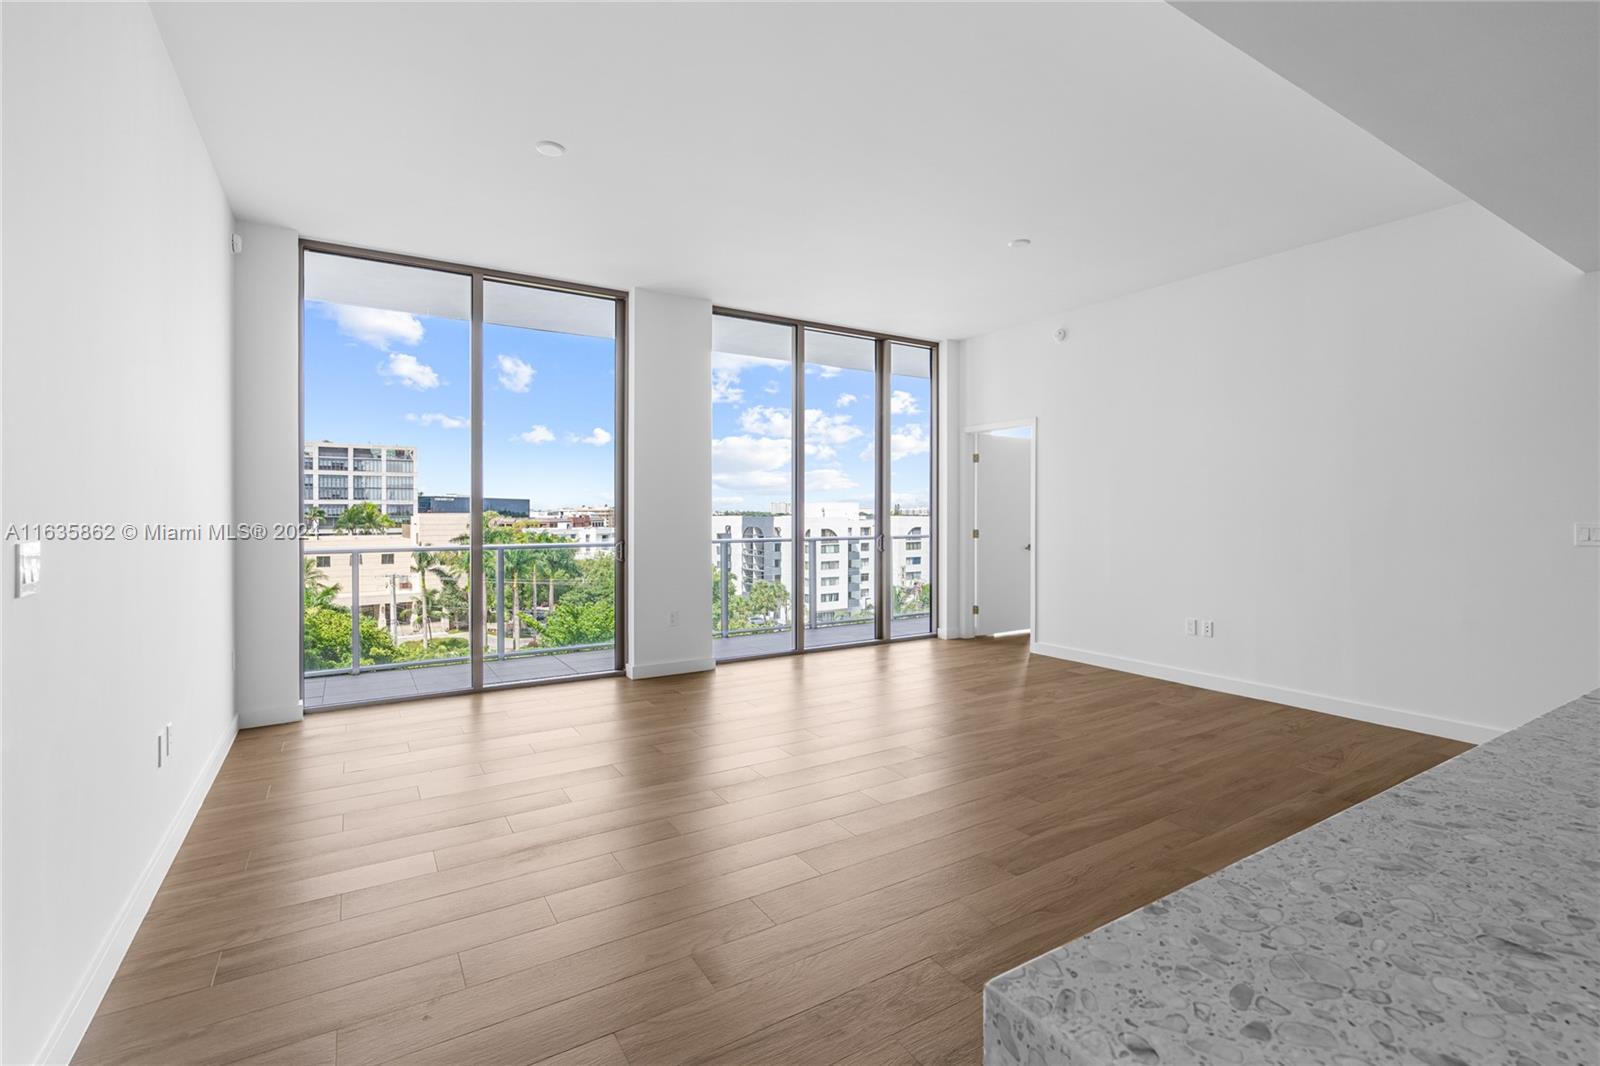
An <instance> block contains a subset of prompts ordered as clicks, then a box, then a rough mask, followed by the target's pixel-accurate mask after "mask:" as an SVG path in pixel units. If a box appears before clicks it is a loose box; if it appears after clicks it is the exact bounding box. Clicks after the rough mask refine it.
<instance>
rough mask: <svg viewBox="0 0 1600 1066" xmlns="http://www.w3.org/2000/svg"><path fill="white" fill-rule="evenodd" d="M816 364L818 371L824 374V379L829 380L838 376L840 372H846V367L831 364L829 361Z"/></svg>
mask: <svg viewBox="0 0 1600 1066" xmlns="http://www.w3.org/2000/svg"><path fill="white" fill-rule="evenodd" d="M815 365H816V367H817V373H818V374H821V375H822V379H823V380H824V381H826V380H828V379H829V378H836V377H838V376H839V375H840V374H843V373H844V369H843V368H842V367H837V366H829V365H828V364H827V363H820V364H815Z"/></svg>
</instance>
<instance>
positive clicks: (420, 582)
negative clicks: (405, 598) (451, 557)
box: [411, 552, 453, 648]
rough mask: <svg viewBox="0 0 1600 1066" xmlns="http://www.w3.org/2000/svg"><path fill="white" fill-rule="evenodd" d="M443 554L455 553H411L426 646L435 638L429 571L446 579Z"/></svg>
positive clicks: (424, 644) (423, 644)
mask: <svg viewBox="0 0 1600 1066" xmlns="http://www.w3.org/2000/svg"><path fill="white" fill-rule="evenodd" d="M443 554H453V553H441V552H412V553H411V569H412V570H414V571H416V575H417V587H418V590H419V592H420V594H421V597H422V646H423V647H424V648H426V647H427V646H428V641H430V640H432V639H433V619H432V617H431V614H432V611H431V609H430V607H429V605H428V571H429V570H432V571H433V572H434V573H435V574H438V575H439V578H440V580H441V581H442V580H443V579H444V573H443V570H442V569H441V566H442V564H443V563H444V560H443V559H442V558H440V556H441V555H443Z"/></svg>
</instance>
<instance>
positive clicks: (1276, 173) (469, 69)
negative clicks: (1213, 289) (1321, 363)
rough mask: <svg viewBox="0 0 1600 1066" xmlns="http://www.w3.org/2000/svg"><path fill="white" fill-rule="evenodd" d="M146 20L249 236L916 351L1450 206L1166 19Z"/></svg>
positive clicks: (567, 12) (206, 13) (278, 15)
mask: <svg viewBox="0 0 1600 1066" xmlns="http://www.w3.org/2000/svg"><path fill="white" fill-rule="evenodd" d="M156 14H157V19H158V21H159V24H160V26H161V29H162V33H163V35H164V36H165V38H166V41H167V45H168V48H169V50H170V52H171V54H172V58H173V62H174V64H175V65H176V67H177V70H178V73H179V76H180V78H181V79H182V81H183V84H184V87H185V89H186V91H187V93H188V97H189V102H190V105H191V106H192V108H193V110H194V112H195V115H196V118H197V120H198V122H199V124H200V129H201V132H202V134H203V135H204V137H205V140H206V143H207V144H208V145H209V147H210V149H211V154H212V158H213V160H214V161H215V164H216V167H217V170H218V173H219V174H220V175H221V178H222V183H223V186H224V188H225V190H226V191H227V194H228V196H229V199H230V201H231V203H232V204H233V207H234V210H235V211H236V212H237V214H238V215H239V216H240V217H241V218H247V219H253V220H256V221H262V222H269V223H277V224H281V225H285V226H289V227H292V228H295V229H296V230H298V231H299V232H301V233H303V234H305V235H306V236H309V237H315V238H319V239H322V240H331V241H341V242H346V243H350V244H356V245H364V246H368V247H375V248H382V249H390V250H395V251H403V252H409V253H413V254H416V255H425V256H433V257H437V258H441V259H450V260H456V261H460V262H467V263H473V264H477V265H483V266H488V267H496V268H500V269H506V270H516V271H521V272H526V273H534V274H542V275H546V276H552V277H560V278H565V279H570V280H574V281H580V282H587V283H591V284H596V285H603V286H609V287H614V288H630V287H633V286H646V287H655V288H662V289H667V290H672V291H678V292H685V293H692V294H697V295H701V296H706V297H709V298H711V299H713V300H715V301H716V302H718V303H720V304H723V305H726V306H732V307H740V308H745V309H749V310H758V311H766V312H772V313H780V314H790V315H796V316H802V317H807V318H811V319H816V320H820V321H824V322H833V323H838V324H842V325H848V326H855V327H861V328H875V329H883V330H889V331H894V332H898V333H902V334H907V335H912V336H923V337H928V338H932V339H943V338H947V337H960V336H966V335H969V334H972V333H976V332H980V331H983V330H987V329H991V328H994V327H997V326H1001V325H1005V324H1009V323H1011V322H1015V321H1018V320H1021V319H1024V318H1029V317H1034V316H1039V315H1044V314H1049V313H1052V312H1055V311H1060V310H1065V309H1066V308H1068V307H1072V306H1076V305H1079V304H1082V303H1085V302H1089V301H1092V300H1096V299H1102V298H1105V297H1108V296H1112V295H1116V294H1118V293H1122V292H1128V291H1133V290H1136V289H1141V288H1146V287H1149V286H1151V285H1156V284H1161V283H1163V282H1166V281H1171V280H1174V279H1177V278H1180V277H1186V276H1189V275H1192V274H1196V273H1199V272H1202V271H1205V270H1210V269H1215V268H1217V267H1220V266H1225V265H1228V264H1231V263H1236V262H1241V261H1244V260H1248V259H1252V258H1256V257H1258V256H1261V255H1266V254H1270V253H1273V252H1276V251H1281V250H1284V249H1287V248H1291V247H1295V246H1298V245H1301V244H1306V243H1309V242H1312V241H1317V240H1322V239H1325V238H1327V237H1331V236H1336V235H1338V234H1342V233H1347V232H1350V231H1353V230H1356V229H1360V228H1363V227H1366V226H1371V225H1375V224H1378V223H1381V222H1385V221H1389V220H1393V219H1396V218H1402V217H1405V216H1408V215H1412V214H1416V213H1419V212H1422V211H1427V210H1431V209H1434V208H1438V207H1442V206H1445V205H1447V204H1451V203H1455V202H1457V201H1459V200H1460V199H1461V197H1460V195H1459V194H1458V193H1456V192H1455V191H1454V190H1453V189H1451V188H1450V187H1449V186H1447V185H1445V184H1444V183H1443V182H1441V181H1439V180H1438V179H1437V178H1435V177H1433V176H1432V175H1430V174H1429V173H1427V172H1426V171H1424V170H1423V169H1422V168H1421V167H1419V166H1417V165H1416V164H1415V163H1413V162H1411V161H1409V160H1407V159H1406V158H1404V157H1403V156H1401V155H1400V154H1399V153H1398V152H1396V151H1394V150H1393V149H1391V148H1389V147H1388V146H1386V145H1384V144H1383V143H1381V142H1380V141H1378V140H1377V139H1376V138H1374V137H1373V136H1372V135H1370V134H1368V133H1366V132H1364V131H1363V130H1361V129H1359V128H1358V127H1356V126H1355V125H1353V124H1352V123H1351V122H1349V121H1348V120H1346V119H1345V118H1343V117H1341V116H1340V115H1338V114H1336V113H1335V112H1333V111H1331V110H1330V109H1328V108H1327V107H1325V106H1324V105H1323V104H1321V103H1319V102H1318V101H1316V100H1315V99H1313V98H1312V97H1310V96H1308V95H1307V94H1306V93H1305V92H1303V91H1302V90H1300V89H1298V88H1296V87H1294V86H1293V85H1291V84H1289V83H1288V82H1287V81H1285V80H1283V79H1282V78H1281V77H1279V76H1278V75H1276V74H1274V73H1272V72H1271V71H1269V70H1267V69H1266V68H1265V67H1263V66H1261V65H1260V64H1258V63H1257V62H1255V61H1254V60H1252V59H1250V58H1248V57H1247V56H1245V55H1243V54H1241V53H1240V52H1239V51H1238V50H1236V49H1235V48H1233V47H1232V46H1230V45H1229V44H1227V43H1226V42H1224V41H1222V40H1220V39H1219V38H1217V37H1215V36H1214V35H1213V34H1211V33H1210V32H1209V31H1207V30H1206V29H1204V28H1203V27H1201V26H1199V25H1197V24H1196V23H1194V22H1193V21H1191V20H1190V19H1188V18H1186V17H1185V16H1183V15H1182V14H1180V13H1179V12H1178V11H1176V10H1174V9H1172V8H1170V7H1168V6H1166V5H1165V4H1065V5H1057V4H1036V5H1009V4H1008V5H994V6H988V5H981V4H980V5H939V4H927V5H920V4H919V5H900V4H886V5H876V4H858V5H832V4H828V5H811V4H797V5H788V4H751V5H699V4H661V5H631V4H591V5H568V4H483V5H478V4H444V5H435V4H223V3H217V4H207V3H196V4H159V5H156ZM544 138H549V139H554V140H558V141H562V142H564V143H565V144H566V145H567V146H568V147H569V149H570V151H569V153H568V154H567V155H566V156H565V157H564V158H561V159H549V158H545V157H543V156H540V155H538V154H537V153H536V152H535V151H534V149H533V143H534V142H535V141H537V140H540V139H544ZM1014 237H1029V238H1031V239H1032V240H1033V246H1032V247H1031V248H1027V249H1025V250H1010V249H1008V248H1007V247H1006V242H1007V240H1008V239H1010V238H1014Z"/></svg>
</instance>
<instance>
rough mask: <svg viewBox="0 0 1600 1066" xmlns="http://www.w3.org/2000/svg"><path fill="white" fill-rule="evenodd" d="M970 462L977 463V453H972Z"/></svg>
mask: <svg viewBox="0 0 1600 1066" xmlns="http://www.w3.org/2000/svg"><path fill="white" fill-rule="evenodd" d="M972 461H973V462H977V461H978V453H977V452H973V453H972Z"/></svg>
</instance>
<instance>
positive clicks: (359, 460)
mask: <svg viewBox="0 0 1600 1066" xmlns="http://www.w3.org/2000/svg"><path fill="white" fill-rule="evenodd" d="M301 471H302V473H301V478H300V482H301V484H300V497H301V501H302V505H301V506H302V513H306V512H309V511H310V509H311V508H313V507H316V508H318V509H320V510H321V512H322V514H323V516H324V521H326V522H329V523H336V522H338V520H339V516H340V515H342V514H343V513H344V512H345V511H346V510H347V509H348V508H349V507H350V506H351V505H352V504H356V503H371V504H374V505H376V506H377V507H378V508H379V509H380V510H382V512H383V513H384V514H385V515H387V516H388V517H389V518H391V519H393V520H394V521H396V522H400V523H405V522H409V521H410V520H411V516H412V515H414V514H416V513H417V450H416V448H414V447H411V446H408V445H403V444H355V443H341V442H339V441H326V440H319V441H307V442H306V444H305V450H304V455H303V457H302V459H301Z"/></svg>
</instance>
